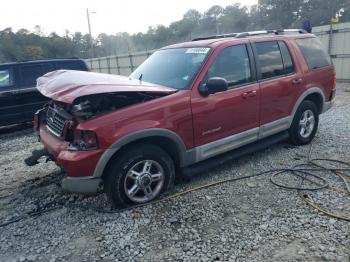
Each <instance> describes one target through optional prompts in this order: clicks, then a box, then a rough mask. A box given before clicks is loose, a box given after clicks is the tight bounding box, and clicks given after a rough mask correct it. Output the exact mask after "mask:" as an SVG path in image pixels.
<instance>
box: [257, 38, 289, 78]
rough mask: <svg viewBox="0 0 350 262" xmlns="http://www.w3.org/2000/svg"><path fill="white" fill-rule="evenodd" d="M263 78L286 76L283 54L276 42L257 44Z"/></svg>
mask: <svg viewBox="0 0 350 262" xmlns="http://www.w3.org/2000/svg"><path fill="white" fill-rule="evenodd" d="M256 50H257V53H258V61H259V67H260V72H261V78H262V79H266V78H270V77H275V76H280V75H283V74H284V70H283V61H282V57H281V52H280V49H279V46H278V43H277V42H276V41H271V42H260V43H256Z"/></svg>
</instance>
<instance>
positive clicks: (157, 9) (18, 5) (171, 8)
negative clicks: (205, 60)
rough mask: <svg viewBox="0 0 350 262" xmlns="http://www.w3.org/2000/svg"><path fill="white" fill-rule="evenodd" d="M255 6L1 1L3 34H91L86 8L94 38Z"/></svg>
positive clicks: (183, 0)
mask: <svg viewBox="0 0 350 262" xmlns="http://www.w3.org/2000/svg"><path fill="white" fill-rule="evenodd" d="M237 2H238V3H241V4H242V5H253V4H255V3H257V0H245V1H244V0H144V1H142V0H139V1H136V0H99V1H97V0H59V1H52V0H5V1H1V8H0V30H3V29H5V28H7V27H12V28H13V30H15V31H17V30H18V29H20V28H26V29H28V30H31V31H32V30H33V28H34V27H35V26H36V25H40V26H41V27H42V28H43V29H44V30H43V31H44V33H45V34H49V33H51V32H52V31H55V32H56V33H58V34H60V35H62V34H63V33H64V30H65V29H68V30H69V31H70V32H71V33H73V32H75V31H80V32H82V33H87V32H88V26H87V19H86V8H89V10H90V11H96V14H91V28H92V34H93V35H94V36H97V35H98V34H99V33H107V34H115V33H117V32H129V33H137V32H145V31H147V28H148V26H152V25H158V24H162V25H166V26H168V25H169V24H170V23H171V22H173V21H176V20H179V19H181V18H182V16H183V14H184V13H185V12H186V11H187V10H188V9H192V8H193V9H197V10H198V11H200V12H202V13H203V12H204V11H206V10H207V9H209V8H210V7H211V6H212V5H216V4H217V5H221V6H227V5H230V4H233V3H237Z"/></svg>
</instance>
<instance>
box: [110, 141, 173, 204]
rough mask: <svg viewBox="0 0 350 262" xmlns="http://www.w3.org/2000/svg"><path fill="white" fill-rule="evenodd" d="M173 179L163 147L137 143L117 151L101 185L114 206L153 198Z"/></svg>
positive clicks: (139, 202) (170, 183)
mask: <svg viewBox="0 0 350 262" xmlns="http://www.w3.org/2000/svg"><path fill="white" fill-rule="evenodd" d="M112 161H113V160H112ZM174 179H175V168H174V163H173V161H172V159H171V158H170V156H169V155H168V154H167V153H166V152H165V151H164V150H163V149H161V148H160V147H158V146H155V145H152V144H137V145H134V146H132V147H130V148H127V149H126V150H124V151H122V152H121V153H120V154H118V155H117V159H116V161H115V162H113V163H112V164H111V165H110V166H109V168H108V169H107V171H106V175H105V181H104V189H105V192H106V194H107V196H108V197H109V198H110V199H111V201H112V203H113V205H114V207H119V208H123V207H127V206H131V205H135V204H144V203H147V202H150V201H152V200H154V199H156V198H157V197H158V196H159V195H161V194H162V193H163V192H165V191H167V190H169V189H170V188H171V187H172V186H173V184H174Z"/></svg>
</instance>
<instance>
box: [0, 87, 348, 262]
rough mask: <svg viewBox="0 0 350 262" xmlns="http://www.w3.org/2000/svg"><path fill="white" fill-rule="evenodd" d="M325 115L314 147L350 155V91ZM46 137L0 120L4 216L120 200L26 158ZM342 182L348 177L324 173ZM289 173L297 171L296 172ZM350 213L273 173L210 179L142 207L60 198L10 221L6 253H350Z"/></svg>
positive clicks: (256, 160)
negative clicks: (81, 191) (74, 187)
mask: <svg viewBox="0 0 350 262" xmlns="http://www.w3.org/2000/svg"><path fill="white" fill-rule="evenodd" d="M344 88H345V85H339V89H338V90H339V91H338V94H337V103H336V106H335V107H333V108H332V109H331V110H330V111H328V112H327V113H326V114H324V115H322V116H321V120H320V127H319V132H318V134H317V139H316V141H315V143H314V146H313V151H312V152H313V157H323V158H335V159H339V160H344V161H350V152H349V148H350V147H349V146H350V135H349V130H350V92H344ZM38 147H40V143H38V142H37V141H36V138H35V136H34V135H33V133H32V132H31V131H30V129H28V128H26V129H22V130H15V129H5V130H4V129H0V152H1V156H0V170H1V173H0V176H1V181H0V221H5V220H7V219H9V218H13V217H16V216H18V215H21V214H23V212H30V211H35V210H40V209H42V208H43V207H44V206H45V207H46V208H48V207H51V206H53V205H54V204H55V203H56V202H60V203H76V204H84V205H89V206H95V207H99V208H107V209H108V208H110V206H109V203H108V201H107V200H106V198H105V196H104V195H103V194H100V195H98V196H97V197H89V198H87V197H83V196H79V195H75V194H66V193H63V192H62V191H61V189H60V186H59V180H60V179H61V178H62V176H63V174H62V173H61V171H60V170H59V169H58V168H57V167H56V166H55V165H54V164H53V163H40V164H39V165H37V166H34V167H30V168H29V167H26V166H25V165H24V164H23V159H24V158H25V157H26V156H27V155H28V153H29V152H30V151H31V150H33V149H34V148H38ZM308 149H309V147H308V146H303V147H292V146H290V145H288V144H287V143H281V144H277V145H274V146H271V147H270V148H269V149H266V150H264V151H261V152H256V153H254V154H251V155H247V156H244V157H241V158H239V159H237V160H235V161H232V162H230V163H227V164H226V165H224V166H221V167H218V168H216V169H214V170H212V171H210V172H207V173H204V174H202V175H201V176H198V177H196V178H194V179H192V180H191V181H190V182H180V183H179V184H177V185H176V187H175V191H181V190H184V189H187V188H191V187H193V186H196V185H200V184H204V183H208V182H211V181H216V180H220V179H225V178H229V177H238V176H240V175H248V174H251V173H256V172H260V171H263V170H268V169H272V168H282V167H290V166H293V165H295V164H297V163H302V162H304V161H305V157H306V156H307V154H308ZM324 177H325V178H326V179H327V181H329V182H330V184H331V185H332V186H335V187H338V188H341V189H344V186H343V185H342V184H341V183H340V181H339V178H337V177H335V176H332V175H329V174H324ZM286 179H287V180H288V178H286ZM309 195H310V196H311V197H312V199H313V200H314V201H316V202H317V203H319V204H320V205H321V206H322V207H324V208H327V209H331V210H333V211H334V212H337V213H341V214H344V215H347V216H350V204H349V203H350V202H349V196H348V195H346V194H342V193H339V192H334V191H330V190H322V191H317V192H313V193H309ZM349 234H350V222H345V221H339V220H336V219H333V218H329V217H327V216H323V215H321V214H319V213H317V212H316V211H314V210H312V209H310V208H309V207H308V206H306V205H305V203H304V202H303V200H302V199H301V198H300V196H299V195H298V194H297V193H296V192H294V191H289V190H284V189H281V188H278V187H275V186H273V185H272V184H271V183H270V181H269V177H268V176H262V177H256V178H251V179H248V180H241V181H237V182H234V183H230V184H224V185H221V186H217V187H212V188H208V189H204V190H201V191H197V192H194V193H192V194H190V195H186V196H183V197H180V198H177V199H174V200H170V201H167V202H162V203H157V204H154V205H151V206H147V207H144V208H138V209H136V210H134V211H125V212H123V213H119V214H103V213H98V212H95V211H92V210H81V209H78V208H72V207H69V208H66V207H65V208H60V209H57V210H55V211H52V212H49V213H46V214H43V215H41V216H39V217H36V218H29V219H26V220H23V221H20V222H18V223H15V224H11V225H8V226H6V227H3V228H0V243H1V245H0V261H350V238H349Z"/></svg>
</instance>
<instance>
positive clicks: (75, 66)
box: [56, 62, 83, 70]
mask: <svg viewBox="0 0 350 262" xmlns="http://www.w3.org/2000/svg"><path fill="white" fill-rule="evenodd" d="M56 67H57V69H67V70H82V69H83V68H82V66H81V65H80V63H77V62H62V63H57V64H56Z"/></svg>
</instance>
